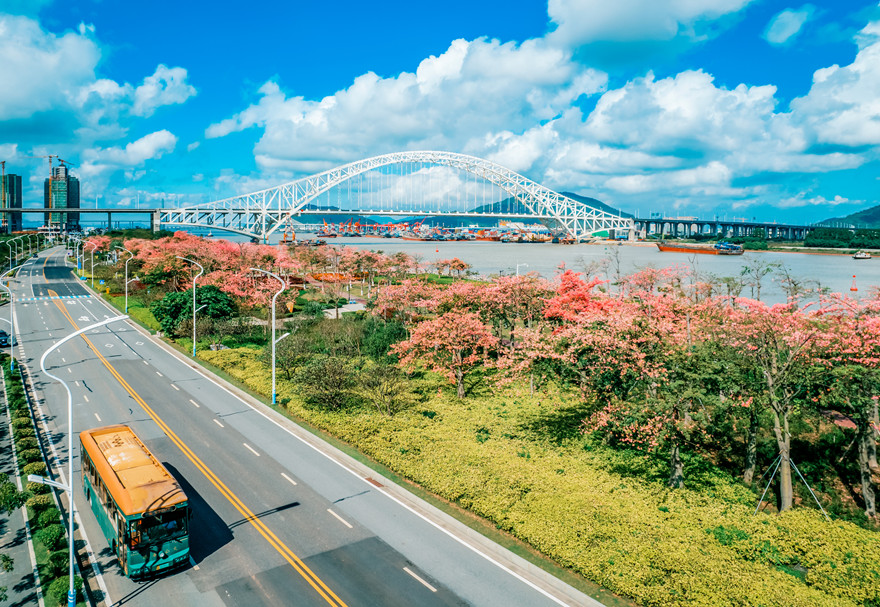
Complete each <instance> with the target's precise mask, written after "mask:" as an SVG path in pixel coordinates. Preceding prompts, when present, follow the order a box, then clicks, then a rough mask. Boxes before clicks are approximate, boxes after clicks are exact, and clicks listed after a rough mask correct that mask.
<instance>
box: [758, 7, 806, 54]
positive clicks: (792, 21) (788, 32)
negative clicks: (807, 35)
mask: <svg viewBox="0 0 880 607" xmlns="http://www.w3.org/2000/svg"><path fill="white" fill-rule="evenodd" d="M814 11H815V9H814V8H813V7H812V6H811V5H809V4H807V5H804V6H802V7H801V8H798V9H792V8H787V9H785V10H784V11H782V12H780V13H777V14H776V15H775V16H774V17H773V18H772V19H771V20H770V23H768V24H767V29H766V31H765V32H764V39H765V40H766V41H767V42H769V43H770V44H775V45H781V44H785V43H787V42H789V41H790V40H792V39H794V37H795V36H797V35H798V34H799V33H800V31H801V29H802V28H803V27H804V24H805V23H806V22H807V21H808V20H809V19H810V17H812V15H813V12H814Z"/></svg>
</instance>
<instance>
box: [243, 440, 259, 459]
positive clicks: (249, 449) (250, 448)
mask: <svg viewBox="0 0 880 607" xmlns="http://www.w3.org/2000/svg"><path fill="white" fill-rule="evenodd" d="M242 445H244V448H245V449H247V450H248V451H250V452H251V453H253V454H254V455H256V456H257V457H260V454H259V453H257V452H256V450H255V449H254V448H253V447H251V446H250V445H249V444H247V443H242Z"/></svg>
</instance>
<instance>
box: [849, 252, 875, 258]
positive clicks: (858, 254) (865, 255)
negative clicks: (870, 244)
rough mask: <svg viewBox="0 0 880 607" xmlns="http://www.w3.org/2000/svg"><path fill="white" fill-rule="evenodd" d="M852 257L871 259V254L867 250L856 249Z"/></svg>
mask: <svg viewBox="0 0 880 607" xmlns="http://www.w3.org/2000/svg"><path fill="white" fill-rule="evenodd" d="M852 258H853V259H871V254H870V253H868V252H867V251H856V254H855V255H853V256H852Z"/></svg>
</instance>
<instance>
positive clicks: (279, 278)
mask: <svg viewBox="0 0 880 607" xmlns="http://www.w3.org/2000/svg"><path fill="white" fill-rule="evenodd" d="M251 271H253V272H262V273H263V274H268V275H269V276H271V277H272V278H274V279H276V280H277V281H278V282H280V283H281V289H280V290H279V291H278V292H277V293H275V295H274V296H273V297H272V404H273V405H274V404H275V397H276V395H275V345H276V344H277V343H278V342H279V341H281V340H282V339H284V338H285V337H287V336H288V335H289V333H285V334H284V335H282V336H281V337H279V338H278V339H277V340H276V339H275V300H276V299H278V296H279V295H281V293H283V292H284V289H286V288H287V283H286V282H284V280H283V279H282V278H281V277H280V276H278V275H277V274H273V273H272V272H269V271H268V270H261V269H260V268H251Z"/></svg>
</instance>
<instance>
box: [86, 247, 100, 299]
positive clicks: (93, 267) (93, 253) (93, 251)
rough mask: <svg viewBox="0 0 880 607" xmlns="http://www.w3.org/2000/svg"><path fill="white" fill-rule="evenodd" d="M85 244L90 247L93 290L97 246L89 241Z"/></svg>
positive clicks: (93, 286) (93, 285)
mask: <svg viewBox="0 0 880 607" xmlns="http://www.w3.org/2000/svg"><path fill="white" fill-rule="evenodd" d="M86 244H87V245H91V246H92V288H93V289H94V288H95V249H97V248H98V245H97V244H95V243H94V242H91V241H89V242H87V243H86Z"/></svg>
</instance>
